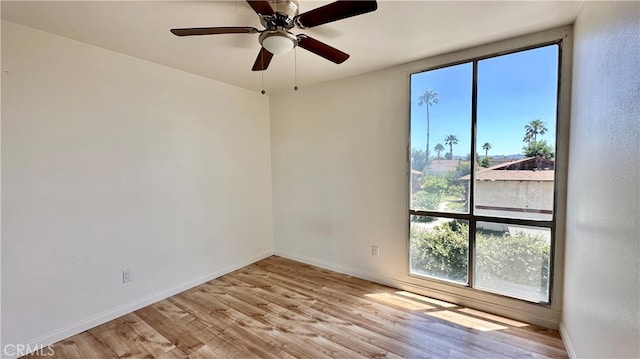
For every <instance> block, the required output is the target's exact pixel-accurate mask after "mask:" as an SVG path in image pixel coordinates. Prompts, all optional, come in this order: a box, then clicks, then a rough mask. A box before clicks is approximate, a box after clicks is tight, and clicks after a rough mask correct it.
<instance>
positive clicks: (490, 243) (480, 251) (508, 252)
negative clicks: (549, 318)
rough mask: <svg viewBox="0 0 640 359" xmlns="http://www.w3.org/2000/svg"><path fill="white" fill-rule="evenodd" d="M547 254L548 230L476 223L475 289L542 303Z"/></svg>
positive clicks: (546, 282)
mask: <svg viewBox="0 0 640 359" xmlns="http://www.w3.org/2000/svg"><path fill="white" fill-rule="evenodd" d="M550 251H551V230H550V229H549V228H543V227H526V226H517V225H512V224H500V223H490V222H478V223H477V226H476V258H475V275H474V278H475V287H476V288H479V289H484V290H487V291H492V292H496V293H501V294H506V295H510V296H513V297H517V298H522V299H527V300H531V301H534V302H545V303H546V302H548V301H549V263H550Z"/></svg>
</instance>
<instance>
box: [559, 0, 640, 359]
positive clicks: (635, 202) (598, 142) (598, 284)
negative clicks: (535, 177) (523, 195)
mask: <svg viewBox="0 0 640 359" xmlns="http://www.w3.org/2000/svg"><path fill="white" fill-rule="evenodd" d="M574 59H575V60H574V66H573V69H574V72H573V99H572V119H571V141H570V143H571V148H570V160H569V192H568V199H567V235H566V237H567V242H566V263H565V265H566V272H565V296H564V310H563V316H562V321H563V324H564V332H565V337H566V338H565V339H568V341H569V342H570V346H571V347H572V350H573V351H574V354H575V355H576V356H577V357H580V358H622V357H629V358H638V357H640V347H639V345H640V344H639V343H640V329H639V322H640V297H639V295H640V283H639V278H640V267H639V264H638V263H639V258H640V226H639V223H640V222H639V221H638V218H640V100H639V99H640V77H639V76H638V71H639V69H640V3H638V2H606V3H605V2H585V4H584V7H583V9H582V11H581V13H580V15H579V16H578V19H577V21H576V24H575V47H574Z"/></svg>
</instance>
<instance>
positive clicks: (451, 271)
mask: <svg viewBox="0 0 640 359" xmlns="http://www.w3.org/2000/svg"><path fill="white" fill-rule="evenodd" d="M468 253H469V223H468V222H467V221H461V220H453V219H449V218H441V217H425V216H412V218H411V234H410V262H411V273H413V274H420V275H426V276H429V277H434V278H438V279H443V280H448V281H453V282H458V283H462V284H466V283H467V281H468V280H467V273H468V268H469V264H468V262H469V255H468Z"/></svg>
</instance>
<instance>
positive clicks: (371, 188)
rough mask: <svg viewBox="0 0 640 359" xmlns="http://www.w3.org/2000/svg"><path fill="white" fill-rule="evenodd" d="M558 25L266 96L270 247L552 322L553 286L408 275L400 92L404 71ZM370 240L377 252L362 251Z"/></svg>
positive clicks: (404, 107)
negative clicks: (460, 284) (501, 290)
mask: <svg viewBox="0 0 640 359" xmlns="http://www.w3.org/2000/svg"><path fill="white" fill-rule="evenodd" d="M568 32H570V29H567V28H564V29H554V30H551V31H548V32H545V33H542V34H535V35H531V36H527V37H524V38H520V39H513V40H509V41H503V42H500V43H497V44H493V45H489V46H484V47H481V48H476V49H470V50H467V51H464V52H459V53H455V54H449V55H445V56H440V57H437V58H432V59H428V60H425V61H419V62H416V63H412V64H408V65H403V66H398V67H394V68H391V69H386V70H382V71H377V72H373V73H369V74H365V75H361V76H357V77H353V78H348V79H343V80H339V81H333V82H330V83H327V84H324V85H319V86H316V87H312V88H304V87H303V88H302V89H301V90H300V91H298V92H288V93H279V94H273V95H271V97H270V107H271V146H272V147H271V148H272V149H271V151H272V173H273V177H272V178H273V198H274V200H273V206H274V212H273V216H274V244H275V252H276V254H280V255H283V256H286V257H289V258H294V259H298V260H302V261H304V262H307V263H311V264H316V265H319V266H322V267H325V268H330V269H334V270H338V271H341V272H345V273H349V274H352V275H357V276H360V277H363V278H368V279H372V280H375V281H379V282H383V283H388V284H391V285H394V286H397V287H400V288H406V289H410V290H413V291H418V292H422V293H426V294H428V295H432V296H436V297H438V298H441V299H444V300H450V301H455V302H457V303H460V304H463V305H471V306H473V307H476V308H480V309H484V310H488V311H492V312H497V313H502V314H503V315H507V316H510V317H514V318H517V319H522V320H527V321H531V322H534V323H537V324H541V325H545V326H548V327H557V325H558V321H559V318H560V314H559V308H558V305H557V303H558V298H559V297H560V295H559V293H560V292H561V289H562V288H559V289H558V290H557V292H556V294H558V295H557V296H556V298H555V299H554V301H555V302H554V305H553V306H552V307H551V308H549V307H542V306H536V305H530V304H527V303H524V302H521V301H516V300H508V299H504V298H501V297H498V296H495V295H490V294H486V293H478V292H476V291H470V290H468V289H460V288H452V287H451V286H446V285H443V284H441V283H435V282H429V283H427V282H425V281H422V280H419V279H416V278H414V277H410V276H409V275H408V268H409V264H408V226H409V224H408V202H407V198H408V174H407V173H408V165H407V146H408V122H409V121H408V117H409V116H408V107H409V104H408V97H409V95H408V91H409V74H410V73H411V72H415V71H419V70H424V69H427V68H429V67H433V66H436V65H442V64H446V63H451V62H453V61H460V60H464V59H468V58H470V57H474V56H480V55H485V54H487V53H492V52H499V51H504V50H507V49H512V48H517V47H520V46H523V43H527V42H529V43H531V42H533V43H535V42H543V41H549V40H550V39H556V38H559V37H562V36H566V35H567V33H568ZM372 245H376V246H378V247H379V248H380V256H379V257H373V256H372V255H371V246H372ZM472 297H473V298H472Z"/></svg>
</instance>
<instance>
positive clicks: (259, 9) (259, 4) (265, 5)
mask: <svg viewBox="0 0 640 359" xmlns="http://www.w3.org/2000/svg"><path fill="white" fill-rule="evenodd" d="M247 3H249V6H251V8H252V9H253V11H255V12H256V13H257V14H258V15H273V8H272V7H271V5H270V4H269V2H268V1H267V0H247Z"/></svg>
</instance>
